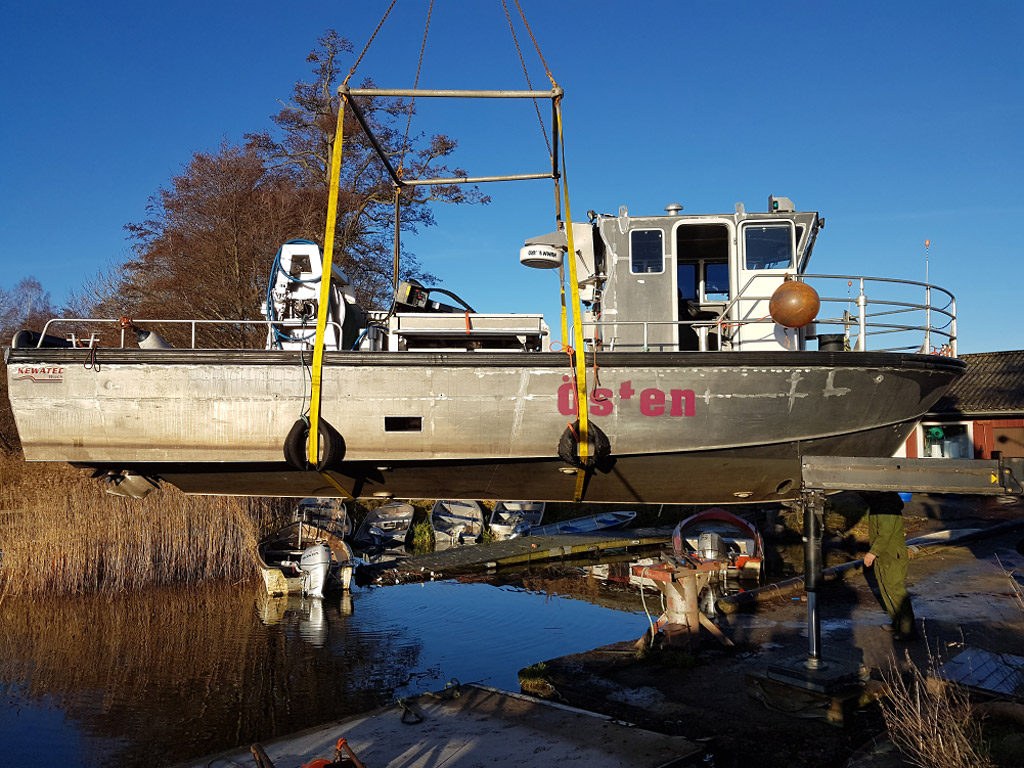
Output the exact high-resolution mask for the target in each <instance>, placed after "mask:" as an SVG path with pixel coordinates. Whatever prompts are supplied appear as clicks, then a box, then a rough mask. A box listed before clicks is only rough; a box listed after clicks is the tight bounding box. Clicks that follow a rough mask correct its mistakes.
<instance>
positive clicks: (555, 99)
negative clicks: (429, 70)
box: [338, 84, 564, 188]
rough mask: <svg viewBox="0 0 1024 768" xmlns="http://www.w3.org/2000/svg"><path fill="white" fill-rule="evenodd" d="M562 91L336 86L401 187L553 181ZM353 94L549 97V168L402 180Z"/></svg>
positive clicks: (556, 159)
mask: <svg viewBox="0 0 1024 768" xmlns="http://www.w3.org/2000/svg"><path fill="white" fill-rule="evenodd" d="M563 94H564V91H563V90H562V88H560V87H558V86H556V87H555V88H553V89H551V90H550V91H472V90H437V89H430V88H349V87H348V86H347V85H344V84H342V85H340V86H338V95H339V96H340V97H341V98H343V99H344V100H345V102H346V103H347V104H348V105H349V106H350V107H351V108H352V112H353V114H355V116H356V120H358V121H359V125H360V126H362V129H363V133H365V134H366V137H367V138H368V139H369V140H370V144H371V145H372V146H373V149H374V151H375V152H376V153H377V157H379V158H380V160H381V162H382V163H384V167H385V168H387V171H388V175H389V176H390V177H391V181H392V182H393V183H394V185H395V186H396V187H398V188H401V187H415V186H429V185H431V184H478V183H482V182H486V181H526V180H530V179H554V180H555V181H556V182H557V181H558V179H559V175H560V174H559V171H558V129H557V124H558V123H557V117H556V113H557V112H558V108H559V107H558V104H559V101H560V99H561V98H562V96H563ZM354 96H367V97H373V96H391V97H399V98H402V97H406V98H451V99H551V109H552V116H553V127H552V142H553V143H552V146H553V150H552V152H551V170H550V171H548V172H544V173H524V174H506V175H502V176H473V177H469V176H456V177H453V178H445V179H413V180H409V181H407V180H405V179H403V178H402V177H401V176H400V175H399V174H398V172H397V171H396V170H395V168H394V166H393V165H392V164H391V161H390V160H389V159H388V156H387V153H386V152H385V151H384V149H383V147H381V146H380V143H379V142H378V141H377V138H376V137H375V136H374V135H373V131H372V130H371V129H370V126H369V124H368V123H367V121H366V116H365V115H364V114H363V111H362V109H361V108H360V107H359V103H358V102H357V101H356V100H355V99H354V98H352V97H354Z"/></svg>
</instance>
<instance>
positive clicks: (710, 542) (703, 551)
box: [697, 531, 726, 560]
mask: <svg viewBox="0 0 1024 768" xmlns="http://www.w3.org/2000/svg"><path fill="white" fill-rule="evenodd" d="M697 556H698V557H700V558H701V559H702V560H724V559H725V558H726V549H725V541H723V539H722V535H721V534H720V533H715V532H714V531H705V532H704V533H702V534H701V535H700V536H698V537H697Z"/></svg>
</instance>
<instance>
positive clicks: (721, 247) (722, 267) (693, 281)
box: [676, 223, 729, 304]
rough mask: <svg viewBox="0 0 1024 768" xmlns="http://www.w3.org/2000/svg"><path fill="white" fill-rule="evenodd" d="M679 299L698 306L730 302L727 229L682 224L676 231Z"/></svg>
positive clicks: (724, 227) (706, 224)
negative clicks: (695, 303) (692, 302)
mask: <svg viewBox="0 0 1024 768" xmlns="http://www.w3.org/2000/svg"><path fill="white" fill-rule="evenodd" d="M676 264H677V266H676V277H677V283H678V288H679V298H680V299H682V300H687V301H694V302H697V303H698V304H705V303H707V302H724V301H728V300H729V228H728V227H727V226H725V225H724V224H717V223H697V224H690V223H687V224H682V225H680V226H679V227H678V228H677V229H676Z"/></svg>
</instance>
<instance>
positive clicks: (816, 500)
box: [800, 490, 825, 669]
mask: <svg viewBox="0 0 1024 768" xmlns="http://www.w3.org/2000/svg"><path fill="white" fill-rule="evenodd" d="M800 506H801V507H803V513H804V589H805V591H806V592H807V639H808V642H809V648H808V655H807V661H806V666H807V668H808V669H822V668H823V667H824V666H825V664H824V662H823V661H822V660H821V617H820V616H819V615H818V589H819V587H820V586H821V582H822V575H821V573H822V567H821V529H822V525H823V522H824V521H823V517H824V514H825V495H824V494H823V493H822V492H821V491H806V490H805V491H802V492H801V493H800Z"/></svg>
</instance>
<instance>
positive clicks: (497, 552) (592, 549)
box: [376, 527, 673, 576]
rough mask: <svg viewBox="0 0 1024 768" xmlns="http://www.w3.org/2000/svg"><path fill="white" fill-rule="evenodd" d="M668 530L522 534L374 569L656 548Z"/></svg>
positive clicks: (450, 568)
mask: <svg viewBox="0 0 1024 768" xmlns="http://www.w3.org/2000/svg"><path fill="white" fill-rule="evenodd" d="M672 530H673V529H672V528H671V527H662V528H630V529H627V530H617V529H613V530H606V531H594V532H592V533H566V534H557V535H554V536H522V537H520V538H516V539H508V540H506V541H493V542H491V543H489V544H473V545H469V546H461V547H452V548H451V549H446V550H444V551H442V552H434V553H433V554H429V555H416V556H413V557H410V558H406V559H403V560H397V561H395V562H393V563H388V564H387V565H380V566H376V568H378V569H382V570H383V569H387V570H388V571H390V572H397V574H398V575H399V576H414V575H421V574H423V573H433V574H434V575H438V574H443V575H445V576H448V575H451V574H456V573H465V572H467V571H474V570H482V569H486V568H498V567H503V566H510V565H528V564H530V563H539V562H544V561H546V560H560V559H563V558H570V557H583V556H587V555H597V554H599V553H600V552H603V551H605V550H612V549H640V548H643V547H657V546H661V545H664V544H667V543H668V542H669V541H671V540H672Z"/></svg>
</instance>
